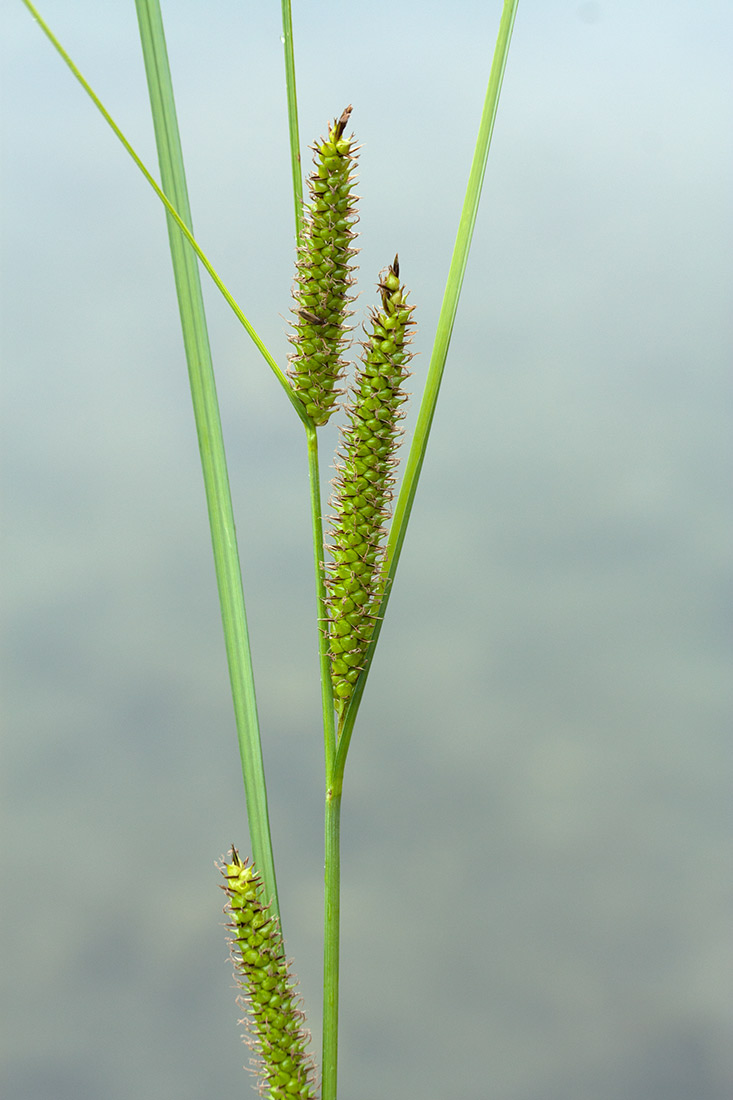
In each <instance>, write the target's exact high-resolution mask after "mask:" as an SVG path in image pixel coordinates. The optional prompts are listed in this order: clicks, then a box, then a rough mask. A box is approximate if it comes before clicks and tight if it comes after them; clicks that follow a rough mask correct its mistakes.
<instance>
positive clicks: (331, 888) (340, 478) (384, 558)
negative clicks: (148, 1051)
mask: <svg viewBox="0 0 733 1100" xmlns="http://www.w3.org/2000/svg"><path fill="white" fill-rule="evenodd" d="M23 3H24V4H25V6H26V7H27V8H28V9H29V11H30V12H31V14H32V15H33V17H34V18H35V19H36V20H37V22H38V23H39V26H40V27H41V29H42V30H43V32H44V33H45V34H46V36H47V37H48V39H49V40H50V41H51V43H52V44H53V46H54V47H55V48H56V50H57V51H58V52H59V54H60V55H61V57H62V58H63V60H64V61H65V63H66V64H67V65H68V67H69V68H70V70H71V72H72V73H73V75H74V76H75V77H76V79H77V80H78V81H79V82H80V84H81V85H82V87H83V88H84V90H85V91H86V93H87V95H88V96H89V97H90V98H91V100H92V102H93V103H94V104H95V106H96V107H97V108H98V110H99V111H100V112H101V113H102V115H103V117H104V118H105V120H106V122H107V123H108V125H109V126H110V127H111V128H112V130H113V131H114V133H115V134H116V136H117V137H118V138H119V140H120V142H121V143H122V145H123V146H124V147H125V149H126V151H127V152H128V154H129V155H130V156H131V157H132V159H133V160H134V161H135V163H136V164H137V166H138V168H139V169H140V171H141V172H142V173H143V175H144V176H145V178H146V180H147V181H148V183H149V184H150V186H151V188H152V189H153V190H154V191H155V193H156V194H157V196H158V198H159V199H160V201H161V203H162V204H163V206H164V207H165V211H166V218H167V225H168V236H169V242H170V250H171V257H172V262H173V271H174V278H175V284H176V291H177V296H178V304H179V312H180V319H181V327H182V332H183V339H184V347H185V354H186V360H187V365H188V374H189V381H190V388H191V397H192V402H193V409H194V416H195V423H196V431H197V435H198V442H199V450H200V455H201V464H202V471H203V478H204V487H205V492H206V501H207V508H208V514H209V523H210V529H211V541H212V548H213V554H214V563H215V569H216V578H217V585H218V592H219V601H220V608H221V617H222V624H223V630H224V639H225V645H226V655H227V662H228V667H229V676H230V683H231V692H232V701H233V707H234V715H235V721H236V728H237V736H238V740H239V750H240V757H241V764H242V774H243V779H244V789H245V800H246V809H247V818H248V825H249V837H250V848H251V853H252V860H251V862H250V861H249V860H248V859H246V858H245V859H241V858H240V856H239V853H238V851H237V849H236V848H234V847H232V848H231V850H230V852H229V853H228V855H227V856H226V857H225V858H224V860H223V862H222V865H221V870H222V873H223V877H224V882H223V886H222V888H223V889H224V891H225V893H226V896H227V905H226V912H227V914H228V917H229V927H230V929H231V932H232V935H231V951H232V958H233V962H234V968H235V973H236V975H237V979H238V982H239V984H240V986H241V989H242V995H243V1000H244V1002H245V1005H246V1009H247V1018H248V1039H249V1042H250V1045H251V1046H252V1047H253V1049H254V1052H255V1062H256V1068H257V1072H258V1076H259V1082H260V1087H261V1089H262V1091H263V1092H264V1093H266V1094H267V1095H269V1096H270V1097H272V1098H273V1100H287V1098H301V1097H302V1098H304V1100H305V1098H314V1097H316V1096H317V1094H318V1087H317V1080H316V1078H317V1074H316V1070H315V1064H314V1060H313V1058H312V1056H311V1054H310V1053H309V1051H308V1034H307V1032H306V1031H305V1030H304V1015H303V1012H302V1010H301V1007H300V1005H299V1002H298V999H297V997H296V994H295V987H294V980H293V978H292V975H291V972H290V969H289V966H288V964H287V962H286V957H285V948H284V938H283V929H282V925H281V920H280V909H279V904H278V891H277V881H276V877H275V861H274V856H273V851H272V842H271V837H270V827H269V818H268V806H267V789H266V784H265V773H264V767H263V761H262V747H261V740H260V729H259V722H258V716H257V705H256V697H255V686H254V676H253V672H252V658H251V652H250V643H249V635H248V630H247V616H246V610H245V601H244V590H243V584H242V574H241V569H240V564H239V555H238V549H237V540H236V534H235V528H234V515H233V510H232V502H231V495H230V490H229V478H228V473H227V466H226V458H225V452H224V442H223V435H222V428H221V422H220V416H219V406H218V401H217V394H216V386H215V381H214V372H213V365H212V360H211V353H210V349H209V340H208V334H207V326H206V317H205V314H204V307H203V297H202V292H201V281H200V268H201V267H203V268H204V269H205V271H206V272H207V274H208V275H209V276H210V277H211V279H212V280H213V282H214V283H215V285H216V286H217V288H218V289H219V291H220V292H221V294H222V295H223V297H224V298H225V300H226V301H227V303H228V304H229V306H230V307H231V309H232V311H233V312H234V314H235V316H236V317H237V319H238V320H239V322H240V323H241V324H242V326H243V327H244V328H245V330H246V332H247V333H248V335H249V337H250V338H251V340H252V341H253V342H254V344H255V345H256V347H257V348H258V350H259V352H260V353H261V355H262V357H263V358H264V360H265V362H266V363H267V365H268V367H269V368H270V370H271V371H272V373H273V374H274V375H275V377H276V379H277V381H278V382H279V384H280V386H281V387H282V390H283V392H284V394H285V396H286V398H287V399H288V400H289V402H290V404H291V405H292V408H293V412H294V414H295V415H296V417H297V418H298V419H299V420H300V422H301V424H302V427H303V429H304V432H305V438H306V449H307V456H308V472H309V482H310V503H311V523H312V538H313V559H314V573H315V589H316V616H317V630H316V639H317V644H318V651H319V659H320V665H319V667H320V680H321V700H322V727H323V742H324V760H325V890H324V951H323V960H324V961H323V1049H322V1055H321V1067H320V1076H321V1088H320V1091H321V1096H322V1098H323V1100H336V1096H337V1068H338V1027H339V1014H338V997H339V931H340V922H339V892H340V813H341V801H342V792H343V779H344V769H345V765H346V759H347V755H348V751H349V745H350V743H351V738H352V735H353V731H354V727H355V723H356V720H357V715H358V713H359V706H360V703H361V699H362V696H363V692H364V689H365V686H366V683H367V679H368V676H369V669H370V667H371V663H372V660H373V657H374V652H375V647H376V645H377V642H378V639H379V634H380V630H381V627H382V623H383V621H384V617H385V612H386V609H387V603H388V600H389V596H390V592H391V589H392V585H393V582H394V578H395V573H396V570H397V566H398V563H399V559H400V552H401V549H402V545H403V542H404V538H405V532H406V529H407V524H408V521H409V518H410V512H411V509H412V504H413V501H414V498H415V492H416V489H417V484H418V480H419V477H420V472H421V468H422V464H423V459H424V456H425V451H426V447H427V443H428V437H429V435H430V429H431V424H432V421H433V416H434V413H435V408H436V403H437V399H438V393H439V389H440V384H441V378H442V375H443V370H444V367H445V363H446V359H447V355H448V349H449V345H450V340H451V333H452V329H453V323H454V320H455V317H456V311H457V308H458V300H459V296H460V292H461V286H462V283H463V277H464V273H465V269H466V263H467V259H468V252H469V248H470V244H471V238H472V234H473V229H474V224H475V221H476V215H477V211H478V205H479V198H480V194H481V187H482V183H483V177H484V173H485V169H486V163H487V157H488V152H489V146H490V142H491V136H492V132H493V127H494V120H495V118H496V112H497V106H498V101H499V94H500V90H501V84H502V79H503V75H504V69H505V65H506V60H507V54H508V50H509V43H510V40H511V34H512V29H513V25H514V19H515V15H516V8H517V3H518V0H503V9H502V14H501V19H500V25H499V32H498V38H497V42H496V48H495V52H494V57H493V62H492V64H491V67H490V72H489V78H488V86H487V91H486V97H485V101H484V106H483V112H482V116H481V122H480V127H479V133H478V137H477V140H476V147H475V152H474V156H473V161H472V164H471V167H470V172H469V178H468V185H467V189H466V194H465V199H464V203H463V208H462V212H461V217H460V222H459V225H458V230H457V234H456V240H455V246H454V250H453V256H452V259H451V263H450V268H449V271H448V275H447V280H446V286H445V293H444V297H443V302H442V306H441V310H440V315H439V318H438V324H437V332H436V337H435V342H434V346H433V349H432V353H431V357H430V363H429V367H428V370H427V376H426V379H425V384H424V388H423V395H422V400H421V403H420V407H419V411H418V415H417V422H416V427H415V430H414V434H413V438H412V443H411V446H410V449H409V453H408V456H407V460H406V463H405V466H404V471H403V474H402V478H401V483H400V488H399V493H398V495H397V497H396V500H395V502H394V509H393V510H392V498H393V493H394V490H395V486H396V483H397V477H396V474H397V463H398V458H397V447H398V444H399V441H400V435H401V432H400V426H399V425H400V419H401V416H402V413H403V405H404V402H405V399H406V394H405V391H404V388H403V383H404V381H405V379H406V377H407V376H408V373H409V370H408V365H409V362H410V350H409V344H410V332H411V330H412V328H413V325H414V323H415V321H414V317H413V308H414V307H413V305H412V304H411V302H410V300H409V292H408V290H407V289H406V286H405V285H404V284H403V282H402V277H403V275H402V272H401V271H400V265H399V256H398V254H397V250H398V247H399V246H398V242H396V243H395V256H394V258H391V257H386V258H385V267H384V269H383V271H382V272H381V274H380V275H379V280H378V284H377V298H376V301H375V302H374V304H373V306H372V308H371V310H370V312H369V315H368V317H367V319H366V323H365V324H364V325H363V340H361V341H360V350H359V354H358V361H357V363H356V366H355V370H354V374H353V377H352V379H351V382H350V383H348V381H347V359H346V355H347V351H348V349H349V347H350V346H351V345H352V343H353V342H354V341H353V338H352V335H351V334H352V326H351V324H350V321H351V317H352V314H351V309H350V306H351V304H352V287H353V285H354V274H353V262H352V260H353V256H354V254H355V251H356V248H355V228H356V221H357V215H356V197H355V193H354V180H355V175H354V173H355V166H356V157H357V145H356V142H355V138H354V136H353V133H351V130H350V126H351V114H352V109H353V108H352V105H350V104H349V105H347V106H345V107H343V108H338V107H337V113H336V114H335V115H334V116H333V121H332V122H331V124H330V126H329V128H328V130H327V132H326V133H325V134H324V135H323V136H322V137H321V138H320V139H319V140H318V141H316V143H315V145H314V146H313V154H314V160H313V170H312V172H311V174H310V176H309V178H308V181H307V189H306V191H305V197H304V188H303V178H302V170H301V154H300V138H299V133H298V107H297V95H296V83H295V61H294V45H293V34H292V20H291V10H290V0H282V20H283V44H284V52H285V85H286V92H287V107H288V134H289V141H290V160H291V167H292V181H293V207H294V213H295V234H294V236H295V245H296V249H295V251H296V259H295V269H296V273H295V285H294V290H293V304H292V325H291V331H290V333H289V339H290V341H291V343H292V346H293V351H292V354H291V356H290V362H289V365H288V366H287V367H284V366H283V365H281V364H279V363H277V362H276V360H275V358H274V356H273V355H272V354H271V353H270V352H269V350H268V349H267V347H266V346H265V344H264V343H263V341H262V340H261V339H260V337H259V336H258V334H257V332H256V331H255V329H254V327H253V325H252V324H251V322H250V320H249V319H248V318H247V316H246V315H245V313H244V312H243V311H242V309H241V308H240V306H239V305H238V304H237V302H236V301H235V300H234V298H233V296H232V295H231V293H230V292H229V290H228V289H227V287H226V286H225V285H224V283H223V281H222V279H221V278H220V276H219V275H218V274H217V272H216V271H215V269H214V267H213V266H212V264H211V262H210V261H209V259H208V258H207V256H206V255H205V253H204V251H203V250H202V248H201V246H200V245H199V243H198V242H197V240H196V239H195V237H194V235H193V231H192V220H191V209H190V205H189V198H188V191H187V186H186V178H185V172H184V164H183V155H182V150H181V143H180V138H179V133H178V124H177V118H176V110H175V103H174V97H173V85H172V80H171V74H170V69H169V65H168V57H167V51H166V45H165V36H164V31H163V23H162V17H161V13H160V7H159V0H136V8H137V17H138V23H139V28H140V35H141V41H142V48H143V56H144V61H145V69H146V74H147V82H148V89H149V95H150V103H151V112H152V119H153V125H154V129H155V137H156V145H157V150H158V161H159V168H160V182H158V181H157V180H156V179H155V178H154V176H153V174H152V172H151V171H150V170H149V169H148V168H147V167H146V166H145V165H144V164H143V162H142V160H141V159H140V157H139V156H138V155H137V153H136V152H135V150H134V149H133V148H132V146H131V145H130V143H129V142H128V140H127V139H126V137H125V136H124V134H123V133H122V132H121V130H120V129H119V127H118V126H117V124H116V123H115V122H114V120H113V118H112V117H111V115H110V114H109V112H108V111H107V109H106V108H105V107H104V105H103V104H102V103H101V102H100V100H99V98H98V97H97V96H96V94H95V93H94V91H93V90H92V88H91V87H90V86H89V84H88V83H87V82H86V80H85V79H84V77H83V76H82V74H81V73H80V72H79V70H78V69H77V68H76V66H75V65H74V63H73V61H72V60H71V58H70V57H69V55H68V54H67V53H66V52H65V50H64V49H63V47H62V46H61V44H60V43H59V42H58V40H57V39H56V38H55V36H54V35H53V33H52V32H51V30H50V29H49V27H48V26H47V25H46V24H45V23H44V21H43V20H42V18H41V16H40V14H39V13H38V12H37V10H36V9H35V7H34V6H33V4H32V3H31V2H30V0H23ZM333 416H336V417H338V418H339V425H340V444H339V448H338V453H337V462H336V467H337V476H336V479H335V482H334V493H333V497H332V500H331V502H330V503H331V516H330V519H329V521H328V529H327V533H324V528H325V525H324V520H323V509H322V501H321V492H320V459H319V450H318V443H319V436H318V431H319V428H320V427H322V426H323V425H324V424H326V423H327V422H328V421H329V420H330V419H331V417H333Z"/></svg>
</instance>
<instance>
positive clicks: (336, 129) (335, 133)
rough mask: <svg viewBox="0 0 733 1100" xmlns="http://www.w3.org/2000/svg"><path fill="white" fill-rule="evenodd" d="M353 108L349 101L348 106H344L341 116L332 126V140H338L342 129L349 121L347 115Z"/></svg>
mask: <svg viewBox="0 0 733 1100" xmlns="http://www.w3.org/2000/svg"><path fill="white" fill-rule="evenodd" d="M353 110H354V108H353V106H352V104H351V103H350V104H349V106H348V107H344V110H343V112H342V114H341V118H340V119H339V120H338V122H337V123H336V125H335V126H334V128H333V137H334V141H338V139H339V138H340V137H341V135H342V134H343V132H344V130H345V129H346V124H347V123H348V121H349V116H350V115H351V112H352V111H353Z"/></svg>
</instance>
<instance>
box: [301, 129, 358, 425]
mask: <svg viewBox="0 0 733 1100" xmlns="http://www.w3.org/2000/svg"><path fill="white" fill-rule="evenodd" d="M350 114H351V107H347V108H346V110H345V111H344V112H343V114H342V115H341V117H340V118H339V119H336V121H335V122H334V124H333V126H332V127H331V130H330V132H329V135H328V137H327V138H325V139H322V140H321V141H319V142H317V144H316V145H315V146H314V147H313V150H314V153H315V157H314V163H315V171H314V172H313V174H312V175H311V176H310V178H309V180H308V186H309V190H310V198H311V205H310V207H309V209H308V210H307V211H306V218H305V223H304V227H303V239H302V243H301V245H300V248H299V250H298V259H297V273H296V282H295V287H294V290H293V297H294V298H295V308H294V310H293V314H294V317H295V320H294V323H293V328H294V331H293V333H292V334H291V335H290V341H291V343H292V344H293V346H294V348H295V351H294V352H293V354H292V355H291V357H290V363H291V366H290V370H289V372H288V373H289V374H290V377H291V379H292V382H293V386H294V388H295V391H296V393H297V394H298V396H299V397H300V399H301V400H302V402H303V404H304V405H305V409H306V412H307V413H308V415H309V416H310V417H311V419H312V420H313V421H314V422H315V423H316V424H319V425H320V424H325V423H326V422H327V421H328V418H329V417H330V415H331V413H332V412H333V410H334V408H335V406H336V403H337V400H338V398H339V396H340V395H341V392H342V391H340V390H338V389H337V384H338V382H339V381H340V380H341V379H342V378H343V372H344V366H345V364H344V362H343V360H342V358H341V356H342V353H343V351H344V348H345V342H346V327H345V323H346V319H347V317H348V316H350V314H349V311H348V305H349V303H350V302H351V301H352V297H351V296H350V295H349V289H350V287H351V286H352V285H353V281H354V280H353V277H352V274H351V257H352V256H353V255H354V254H355V251H356V250H355V249H353V248H352V247H351V242H352V240H353V237H354V231H353V223H354V220H355V218H356V214H355V210H354V207H355V202H356V199H355V196H354V195H353V193H352V186H353V176H352V171H353V169H354V166H355V164H356V150H355V147H354V144H353V137H352V138H345V137H344V130H345V128H346V124H347V123H348V121H349V116H350Z"/></svg>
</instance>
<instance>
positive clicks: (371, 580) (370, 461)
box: [326, 256, 413, 712]
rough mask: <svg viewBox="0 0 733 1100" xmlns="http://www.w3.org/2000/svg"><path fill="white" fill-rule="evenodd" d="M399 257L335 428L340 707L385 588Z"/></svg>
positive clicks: (333, 619) (331, 590) (332, 603)
mask: <svg viewBox="0 0 733 1100" xmlns="http://www.w3.org/2000/svg"><path fill="white" fill-rule="evenodd" d="M399 275H400V268H399V259H398V257H397V256H395V258H394V263H393V264H392V265H391V267H389V268H388V269H387V270H386V271H385V272H383V273H382V276H381V279H380V283H379V292H380V294H381V298H382V307H381V309H379V310H372V311H371V314H370V318H369V326H368V328H367V340H366V341H365V342H364V343H363V344H362V349H363V351H362V356H361V361H360V363H359V364H358V366H357V369H356V377H355V379H354V386H353V391H352V395H351V400H350V402H349V404H348V406H347V409H346V417H347V420H348V424H347V426H346V427H345V428H342V430H341V447H340V449H339V453H338V458H337V463H336V470H337V476H336V478H335V480H334V487H335V491H334V495H333V497H332V500H331V504H332V506H333V510H334V516H333V518H332V520H331V537H332V542H331V545H330V546H329V547H328V549H329V551H330V555H331V560H330V562H329V564H328V566H327V573H326V584H327V589H328V618H329V622H328V630H329V648H330V653H331V678H332V680H333V692H334V699H335V705H336V710H337V711H338V712H341V711H343V708H344V706H345V705H346V703H347V701H348V699H349V696H350V695H351V693H352V691H353V690H354V685H355V683H356V682H357V680H358V679H359V674H360V672H361V668H362V664H363V658H364V654H365V653H366V650H367V647H368V645H369V642H370V640H371V637H372V634H373V631H374V625H375V622H376V612H377V607H378V605H379V601H380V598H381V596H382V591H383V578H382V564H383V561H384V547H383V545H382V540H383V539H384V537H385V535H386V530H385V528H384V523H385V521H386V520H387V519H388V518H389V514H390V501H391V499H392V488H393V485H394V476H393V470H394V467H395V465H396V463H397V460H396V458H395V451H396V449H397V445H398V442H399V435H400V434H401V433H400V432H399V430H398V423H399V420H400V419H401V416H402V409H401V406H402V404H403V402H404V401H405V400H406V396H407V395H406V394H405V392H404V390H403V389H402V384H403V382H404V380H405V379H406V378H407V377H408V373H409V372H408V370H407V364H408V362H409V361H410V359H411V358H412V356H411V355H410V353H409V351H408V344H409V342H410V341H409V331H410V327H411V325H412V318H411V315H412V310H413V306H410V305H408V304H407V294H406V292H405V288H404V287H403V286H401V285H400V278H399Z"/></svg>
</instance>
